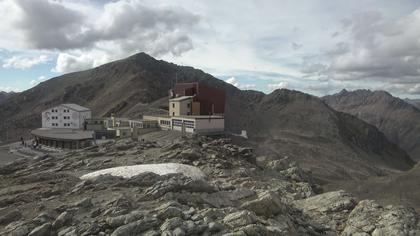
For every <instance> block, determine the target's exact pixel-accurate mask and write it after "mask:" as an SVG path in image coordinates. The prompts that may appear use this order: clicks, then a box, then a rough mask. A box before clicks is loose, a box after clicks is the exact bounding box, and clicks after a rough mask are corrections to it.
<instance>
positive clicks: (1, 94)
mask: <svg viewBox="0 0 420 236" xmlns="http://www.w3.org/2000/svg"><path fill="white" fill-rule="evenodd" d="M13 94H15V93H14V92H9V93H8V92H4V91H0V104H1V103H3V102H4V101H6V99H8V98H9V97H11V96H12V95H13Z"/></svg>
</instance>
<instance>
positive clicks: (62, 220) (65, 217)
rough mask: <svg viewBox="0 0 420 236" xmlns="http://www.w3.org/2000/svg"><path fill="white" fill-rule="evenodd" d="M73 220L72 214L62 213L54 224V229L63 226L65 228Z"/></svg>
mask: <svg viewBox="0 0 420 236" xmlns="http://www.w3.org/2000/svg"><path fill="white" fill-rule="evenodd" d="M71 219H72V214H71V213H69V212H67V211H65V212H63V213H61V214H60V215H59V216H58V217H57V219H55V221H54V222H53V224H52V227H53V228H54V229H59V228H61V227H63V226H65V225H66V224H67V223H69V222H70V221H71Z"/></svg>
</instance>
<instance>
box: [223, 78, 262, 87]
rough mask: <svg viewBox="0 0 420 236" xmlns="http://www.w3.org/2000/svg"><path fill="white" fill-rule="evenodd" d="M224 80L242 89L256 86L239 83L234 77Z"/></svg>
mask: <svg viewBox="0 0 420 236" xmlns="http://www.w3.org/2000/svg"><path fill="white" fill-rule="evenodd" d="M225 82H226V83H228V84H231V85H233V86H235V87H237V88H239V89H242V90H251V89H255V88H256V85H255V84H242V83H239V82H238V81H237V79H236V78H235V77H230V78H228V79H226V80H225Z"/></svg>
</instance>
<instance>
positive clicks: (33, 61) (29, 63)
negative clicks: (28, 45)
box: [3, 55, 50, 70]
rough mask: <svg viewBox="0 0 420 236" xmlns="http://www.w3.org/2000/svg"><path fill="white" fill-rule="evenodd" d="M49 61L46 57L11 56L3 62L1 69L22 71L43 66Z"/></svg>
mask: <svg viewBox="0 0 420 236" xmlns="http://www.w3.org/2000/svg"><path fill="white" fill-rule="evenodd" d="M49 60H50V58H49V57H48V56H47V55H40V56H38V57H24V56H13V57H11V58H7V59H5V60H3V67H4V68H15V69H23V70H24V69H29V68H31V67H33V66H36V65H39V64H44V63H46V62H48V61H49Z"/></svg>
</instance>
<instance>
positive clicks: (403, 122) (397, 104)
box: [323, 90, 420, 160]
mask: <svg viewBox="0 0 420 236" xmlns="http://www.w3.org/2000/svg"><path fill="white" fill-rule="evenodd" d="M323 100H324V101H325V102H326V103H327V104H328V105H330V106H331V107H332V108H334V109H336V110H338V111H342V112H346V113H349V114H352V115H354V116H357V117H358V118H360V119H362V120H364V121H366V122H367V123H369V124H372V125H374V126H376V127H377V128H378V129H379V130H381V131H382V132H383V133H384V134H385V135H386V136H387V138H388V139H389V140H391V141H392V142H394V143H396V144H398V145H399V146H400V147H402V148H403V149H404V150H405V151H407V152H408V154H409V155H410V156H411V158H413V159H414V160H419V159H420V144H419V142H418V140H419V138H420V132H419V131H420V126H419V124H420V110H419V109H418V108H417V107H415V105H413V104H410V103H409V102H408V101H404V100H402V99H400V98H397V97H393V96H392V95H391V94H389V93H387V92H385V91H370V90H355V91H345V90H343V91H341V92H340V93H337V94H334V95H330V96H325V97H324V98H323Z"/></svg>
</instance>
